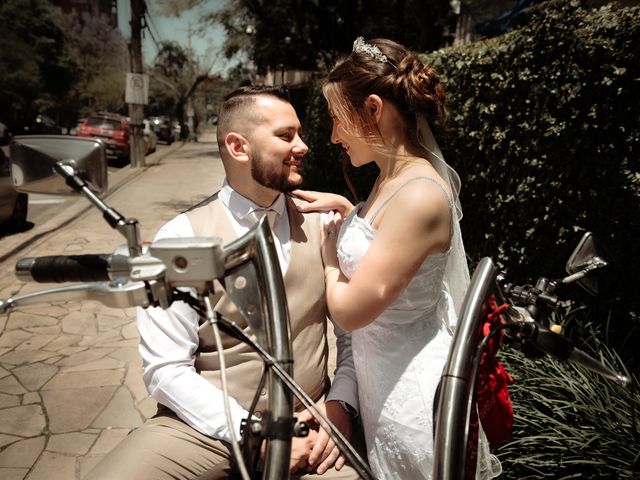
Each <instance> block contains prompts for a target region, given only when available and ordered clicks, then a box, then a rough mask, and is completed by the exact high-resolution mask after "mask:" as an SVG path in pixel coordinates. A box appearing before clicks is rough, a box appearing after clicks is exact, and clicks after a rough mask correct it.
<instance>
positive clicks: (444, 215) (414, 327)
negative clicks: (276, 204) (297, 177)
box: [297, 37, 499, 479]
mask: <svg viewBox="0 0 640 480" xmlns="http://www.w3.org/2000/svg"><path fill="white" fill-rule="evenodd" d="M323 92H324V95H325V97H326V99H327V102H328V106H329V112H330V115H331V118H332V120H333V129H332V133H331V141H332V142H333V143H336V144H340V145H341V146H342V147H343V148H344V150H345V151H346V154H347V155H348V156H349V157H350V161H351V163H352V164H353V165H354V166H355V167H359V166H362V165H365V164H367V163H370V162H375V163H376V164H377V166H378V167H379V169H380V174H379V176H378V179H377V181H376V182H375V185H374V187H373V189H372V191H371V193H370V195H369V197H368V198H367V200H366V202H364V203H361V204H358V205H357V206H355V207H353V206H352V205H351V204H350V203H349V202H348V201H347V200H346V199H344V198H343V197H340V196H337V195H333V194H326V193H320V192H312V191H299V192H297V193H299V194H300V195H301V196H302V197H304V198H306V199H307V200H309V202H310V203H309V204H308V205H307V206H306V207H304V209H303V210H305V211H309V210H333V211H335V212H337V213H334V214H332V217H333V221H331V222H328V224H327V226H326V228H325V232H324V250H323V255H324V261H325V281H326V288H327V302H328V306H329V310H330V312H331V316H332V317H333V320H334V321H335V322H337V323H338V324H339V325H340V326H341V327H343V328H344V329H346V330H350V331H353V336H352V342H353V356H354V363H355V367H356V374H357V380H358V388H359V402H360V414H361V416H362V424H363V427H364V432H365V440H366V448H367V455H368V459H369V464H370V466H371V468H372V470H373V472H374V474H375V475H376V476H377V477H378V478H380V479H383V478H385V479H421V478H424V479H430V478H431V472H432V470H433V403H434V395H435V391H436V388H437V386H438V382H439V380H440V375H441V373H442V370H443V367H444V363H445V361H446V358H447V355H448V351H449V347H450V344H451V340H452V330H453V328H454V327H455V324H456V318H457V317H456V309H459V308H460V305H461V303H462V299H463V296H464V292H465V289H466V287H467V285H468V282H469V273H468V269H467V265H466V259H465V254H464V248H463V245H462V239H461V236H460V227H459V220H460V217H461V215H462V212H461V209H460V204H459V201H458V192H459V187H460V180H459V178H458V176H457V175H456V173H455V172H454V171H453V170H452V169H451V168H450V167H449V166H448V165H447V164H446V163H445V161H444V159H443V158H442V154H441V152H440V149H439V148H438V145H437V144H436V142H435V140H434V138H433V135H432V133H431V129H430V127H429V124H434V123H436V122H441V121H443V119H444V115H445V105H444V101H445V92H444V89H443V87H442V85H441V83H440V81H439V79H438V75H437V73H436V72H435V70H433V68H431V67H429V66H428V65H424V64H423V63H422V62H421V61H420V59H419V58H418V57H417V55H415V54H414V53H412V52H410V51H409V50H407V49H406V48H405V47H403V46H402V45H399V44H397V43H395V42H393V41H390V40H384V39H377V40H370V41H369V42H368V43H367V42H365V41H364V40H363V39H362V37H359V38H358V39H357V40H356V41H355V42H354V48H353V52H351V54H350V55H348V56H347V57H346V58H343V59H341V60H340V61H338V62H337V64H336V65H335V66H334V67H333V69H332V70H331V72H330V74H329V77H328V80H327V82H326V84H325V86H324V89H323ZM343 218H344V222H342V219H343ZM481 437H482V435H481ZM485 442H486V441H485ZM479 452H484V454H480V455H479V457H481V458H480V459H479V462H478V468H477V474H476V478H492V477H494V476H496V475H498V474H499V463H498V462H497V460H496V459H495V458H494V457H491V456H490V455H489V454H488V449H487V448H480V449H479Z"/></svg>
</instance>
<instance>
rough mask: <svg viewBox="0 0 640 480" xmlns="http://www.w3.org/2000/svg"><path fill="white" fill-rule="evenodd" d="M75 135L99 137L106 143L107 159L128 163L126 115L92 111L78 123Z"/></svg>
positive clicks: (127, 125)
mask: <svg viewBox="0 0 640 480" xmlns="http://www.w3.org/2000/svg"><path fill="white" fill-rule="evenodd" d="M76 135H77V136H79V137H94V138H99V139H101V140H102V141H104V143H105V145H106V153H107V158H108V159H113V160H116V161H117V162H118V164H127V163H129V124H128V122H127V118H126V117H123V116H122V115H118V114H117V113H109V112H98V113H94V114H92V115H89V116H88V117H87V119H86V120H85V121H84V123H82V124H80V125H78V128H77V129H76Z"/></svg>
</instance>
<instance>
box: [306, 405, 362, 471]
mask: <svg viewBox="0 0 640 480" xmlns="http://www.w3.org/2000/svg"><path fill="white" fill-rule="evenodd" d="M318 410H320V412H322V413H324V414H325V415H326V416H327V418H328V419H329V420H330V421H331V422H332V423H333V424H334V425H335V426H336V428H337V429H338V430H340V433H342V435H344V436H345V438H346V439H347V440H351V430H352V423H351V415H349V414H348V413H347V412H345V411H344V408H342V405H340V403H339V402H337V401H335V400H330V401H328V402H326V403H324V404H320V405H318ZM298 419H299V420H301V421H308V422H313V421H314V419H313V416H312V415H311V413H310V412H309V411H307V410H305V411H304V412H301V414H300V415H299V416H298ZM323 423H324V422H323ZM326 430H328V427H326ZM308 461H309V467H308V468H309V470H312V469H314V468H315V470H316V472H317V473H318V474H319V475H322V474H323V473H325V472H326V471H327V470H328V469H330V468H331V467H335V469H336V470H340V469H341V468H342V467H343V466H344V463H345V458H344V456H343V455H342V454H341V453H340V450H338V447H336V444H335V442H334V441H333V440H331V438H330V437H329V434H328V433H327V432H326V431H325V426H324V425H323V424H321V425H320V429H319V430H318V437H317V439H316V442H315V445H314V447H313V449H312V450H311V454H310V455H309V460H308ZM316 465H317V468H316Z"/></svg>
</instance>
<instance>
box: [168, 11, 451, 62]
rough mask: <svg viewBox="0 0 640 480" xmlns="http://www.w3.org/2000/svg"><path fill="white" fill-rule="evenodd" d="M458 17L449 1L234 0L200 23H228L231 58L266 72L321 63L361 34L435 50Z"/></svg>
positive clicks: (227, 44) (227, 51) (227, 49)
mask: <svg viewBox="0 0 640 480" xmlns="http://www.w3.org/2000/svg"><path fill="white" fill-rule="evenodd" d="M169 3H170V4H171V6H169V5H168V4H169ZM205 4H206V3H205V2H204V1H203V0H181V1H171V2H168V0H167V1H165V2H164V5H165V8H164V9H163V12H164V14H167V15H179V14H180V12H181V11H183V10H184V9H188V8H194V7H195V6H199V5H205ZM454 19H455V18H454V17H453V16H452V12H451V7H450V1H449V0H436V1H431V2H424V1H423V0H391V1H388V2H385V3H380V2H374V1H371V0H355V1H352V2H341V1H339V0H269V1H266V0H231V1H229V2H227V3H226V4H225V6H223V7H222V8H220V9H218V10H216V11H213V12H211V13H209V14H207V15H203V16H202V17H201V22H202V24H203V25H210V24H212V23H214V24H220V25H222V26H223V27H224V29H225V32H226V40H225V44H224V47H223V48H224V54H225V56H226V57H227V58H229V59H231V58H234V57H238V55H239V54H240V53H241V52H246V54H247V56H248V57H249V58H250V59H251V60H253V62H254V63H255V65H256V67H257V68H258V70H259V71H261V72H264V71H265V70H266V69H267V68H269V67H275V66H277V65H284V66H286V67H288V68H296V69H311V70H313V69H316V68H318V67H319V66H320V67H322V66H323V65H324V64H326V63H328V62H329V61H332V60H333V59H334V58H335V56H336V55H337V54H338V53H340V52H344V50H345V49H346V48H348V47H349V46H350V44H351V42H353V40H354V38H355V37H356V36H357V35H363V36H365V37H389V38H393V39H394V40H397V41H399V42H401V43H404V44H405V45H407V46H408V47H410V48H412V49H414V50H419V51H429V50H435V49H437V48H439V47H441V46H442V45H443V44H444V43H446V42H447V38H446V34H447V32H448V30H449V29H452V28H453V23H452V20H454ZM450 24H451V25H450Z"/></svg>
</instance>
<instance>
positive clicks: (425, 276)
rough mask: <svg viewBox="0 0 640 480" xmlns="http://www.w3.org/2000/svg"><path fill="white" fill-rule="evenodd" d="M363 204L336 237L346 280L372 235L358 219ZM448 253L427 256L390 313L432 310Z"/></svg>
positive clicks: (371, 229)
mask: <svg viewBox="0 0 640 480" xmlns="http://www.w3.org/2000/svg"><path fill="white" fill-rule="evenodd" d="M362 205H363V204H362V203H360V204H358V205H357V206H356V208H354V209H353V210H352V212H351V215H349V217H347V219H346V220H345V222H344V224H343V226H342V228H341V229H340V233H339V235H338V261H339V263H340V269H341V270H342V272H343V273H344V274H345V276H346V277H347V278H351V276H352V275H353V273H354V272H355V270H356V268H357V267H358V265H359V264H360V262H361V261H362V258H363V257H364V254H365V253H366V252H367V250H368V249H369V246H370V244H371V242H372V241H373V237H374V235H375V229H374V228H373V226H372V225H371V224H370V223H369V221H368V220H366V219H364V218H361V217H359V216H358V213H359V212H360V210H361V209H362ZM448 254H449V251H446V252H444V253H441V254H436V255H431V256H429V257H427V258H426V260H425V261H424V263H423V264H422V266H421V267H420V269H419V270H418V272H417V273H416V274H415V276H414V277H413V278H412V279H411V281H410V282H409V284H408V285H407V287H406V288H405V290H404V291H403V292H402V293H401V294H400V296H399V297H398V298H397V299H396V300H395V301H394V302H393V304H392V305H391V306H390V307H389V310H404V311H416V312H425V311H428V310H432V309H433V308H435V306H436V304H437V303H438V301H439V300H440V299H441V297H442V277H443V275H444V269H445V267H446V264H447V257H448Z"/></svg>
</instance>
